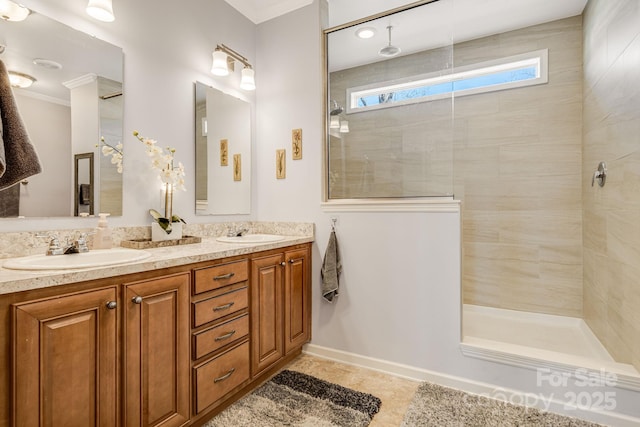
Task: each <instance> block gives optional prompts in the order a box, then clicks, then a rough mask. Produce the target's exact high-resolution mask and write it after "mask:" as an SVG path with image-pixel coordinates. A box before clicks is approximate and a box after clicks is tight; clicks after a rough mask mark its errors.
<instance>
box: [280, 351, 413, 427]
mask: <svg viewBox="0 0 640 427" xmlns="http://www.w3.org/2000/svg"><path fill="white" fill-rule="evenodd" d="M286 368H287V369H290V370H293V371H298V372H302V373H305V374H307V375H313V376H314V377H316V378H320V379H322V380H325V381H329V382H332V383H335V384H340V385H341V386H343V387H348V388H351V389H353V390H357V391H360V392H363V393H370V394H372V395H374V396H376V397H378V398H380V400H382V406H381V408H380V412H378V414H376V416H375V417H374V418H373V421H372V422H371V424H370V426H371V427H383V426H384V427H390V426H399V425H400V424H401V423H402V419H403V417H404V414H405V412H406V411H407V408H408V407H409V403H411V399H412V398H413V395H414V394H415V392H416V390H417V388H418V386H419V385H420V383H419V382H417V381H411V380H408V379H404V378H398V377H395V376H392V375H388V374H384V373H381V372H377V371H373V370H370V369H366V368H360V367H357V366H351V365H346V364H343V363H339V362H334V361H331V360H327V359H322V358H319V357H314V356H310V355H307V354H303V355H301V356H300V357H298V358H297V359H296V360H294V361H293V362H291V364H289V365H288V366H287V367H286Z"/></svg>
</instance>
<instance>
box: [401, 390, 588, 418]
mask: <svg viewBox="0 0 640 427" xmlns="http://www.w3.org/2000/svg"><path fill="white" fill-rule="evenodd" d="M402 426H403V427H416V426H420V427H432V426H433V427H467V426H473V427H488V426H491V427H512V426H518V427H534V426H536V427H537V426H544V427H598V426H599V424H593V423H590V422H587V421H582V420H579V419H576V418H570V417H564V416H562V415H557V414H552V413H550V412H543V411H540V410H539V409H536V408H528V407H525V406H517V405H513V404H511V403H507V402H501V401H499V400H495V399H490V398H488V397H483V396H477V395H473V394H469V393H465V392H463V391H460V390H455V389H451V388H447V387H442V386H439V385H436V384H430V383H424V384H422V385H421V386H420V387H419V388H418V391H416V394H415V396H414V397H413V401H412V402H411V404H410V405H409V408H408V410H407V413H406V414H405V416H404V420H403V421H402Z"/></svg>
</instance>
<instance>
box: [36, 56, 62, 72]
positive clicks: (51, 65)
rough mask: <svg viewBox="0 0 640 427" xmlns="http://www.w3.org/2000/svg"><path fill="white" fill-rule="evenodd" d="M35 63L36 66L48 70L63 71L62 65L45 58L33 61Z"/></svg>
mask: <svg viewBox="0 0 640 427" xmlns="http://www.w3.org/2000/svg"><path fill="white" fill-rule="evenodd" d="M33 63H34V64H35V65H38V66H40V67H42V68H46V69H47V70H61V69H62V64H60V63H58V62H56V61H52V60H50V59H44V58H35V59H34V60H33Z"/></svg>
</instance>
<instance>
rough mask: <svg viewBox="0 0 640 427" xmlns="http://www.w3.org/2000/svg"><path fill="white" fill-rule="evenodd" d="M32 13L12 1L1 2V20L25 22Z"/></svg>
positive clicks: (0, 0)
mask: <svg viewBox="0 0 640 427" xmlns="http://www.w3.org/2000/svg"><path fill="white" fill-rule="evenodd" d="M30 13H31V11H30V10H29V9H27V8H26V7H24V6H22V5H19V4H17V3H14V2H12V1H10V0H0V18H2V19H4V20H5V21H24V20H25V19H27V16H29V14H30Z"/></svg>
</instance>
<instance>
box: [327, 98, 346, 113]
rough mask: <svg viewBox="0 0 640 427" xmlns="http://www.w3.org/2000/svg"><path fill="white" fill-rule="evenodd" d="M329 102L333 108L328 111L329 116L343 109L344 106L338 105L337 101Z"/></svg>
mask: <svg viewBox="0 0 640 427" xmlns="http://www.w3.org/2000/svg"><path fill="white" fill-rule="evenodd" d="M331 102H332V103H333V108H332V109H331V111H329V115H330V116H337V115H338V114H340V113H342V112H343V111H344V108H342V107H341V106H339V105H338V102H337V101H334V100H331Z"/></svg>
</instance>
